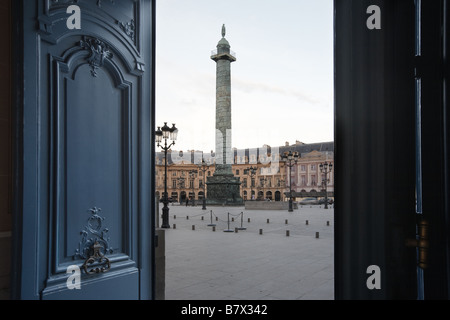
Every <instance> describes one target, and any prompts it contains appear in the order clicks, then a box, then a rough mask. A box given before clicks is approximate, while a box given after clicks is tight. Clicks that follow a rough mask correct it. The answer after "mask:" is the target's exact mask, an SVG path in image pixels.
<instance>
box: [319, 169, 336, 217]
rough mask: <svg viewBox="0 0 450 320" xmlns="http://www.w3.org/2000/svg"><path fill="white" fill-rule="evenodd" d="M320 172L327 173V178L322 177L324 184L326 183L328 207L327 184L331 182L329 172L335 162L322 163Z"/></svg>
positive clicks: (326, 206) (326, 202)
mask: <svg viewBox="0 0 450 320" xmlns="http://www.w3.org/2000/svg"><path fill="white" fill-rule="evenodd" d="M319 168H320V172H321V173H324V174H325V178H322V185H325V209H328V192H327V184H328V182H329V180H328V174H329V173H331V169H332V168H333V164H332V163H331V162H330V163H327V162H325V163H321V164H320V165H319Z"/></svg>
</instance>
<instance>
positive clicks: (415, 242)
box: [406, 220, 430, 269]
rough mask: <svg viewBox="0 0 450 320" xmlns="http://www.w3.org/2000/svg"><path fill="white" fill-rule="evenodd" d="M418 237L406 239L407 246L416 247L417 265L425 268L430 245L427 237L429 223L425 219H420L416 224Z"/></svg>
mask: <svg viewBox="0 0 450 320" xmlns="http://www.w3.org/2000/svg"><path fill="white" fill-rule="evenodd" d="M417 227H418V238H417V239H407V240H406V246H407V247H416V248H417V249H418V251H419V252H418V253H419V254H418V261H417V265H418V266H419V267H420V268H422V269H426V268H427V266H428V248H429V246H430V241H429V239H428V232H429V224H428V222H427V221H426V220H421V221H420V222H419V223H418V224H417Z"/></svg>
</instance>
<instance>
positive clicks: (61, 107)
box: [14, 0, 154, 299]
mask: <svg viewBox="0 0 450 320" xmlns="http://www.w3.org/2000/svg"><path fill="white" fill-rule="evenodd" d="M24 2H25V1H24ZM26 4H27V5H26V6H25V5H23V2H21V3H20V4H16V7H15V10H16V16H17V19H16V20H17V21H16V24H17V25H18V30H20V31H19V33H21V34H20V35H19V36H20V37H21V38H23V39H24V41H23V45H24V51H23V57H19V58H18V59H17V60H20V61H18V64H17V65H18V66H19V67H20V68H21V70H26V72H23V74H22V75H21V76H20V77H19V80H22V81H23V86H20V87H19V86H18V87H17V88H16V90H17V91H18V92H20V93H21V94H23V101H20V100H18V101H17V104H18V108H19V112H18V113H17V128H18V134H17V143H18V145H19V146H20V149H21V152H23V158H21V159H19V157H18V158H17V163H18V165H19V166H20V167H21V168H22V169H21V171H20V172H18V173H17V178H18V179H19V180H20V181H23V185H20V186H18V189H17V190H16V191H17V194H18V195H19V197H18V198H16V207H17V208H18V210H17V211H18V212H17V213H18V219H17V220H16V228H17V232H16V234H17V238H16V243H17V248H18V250H19V251H18V254H17V257H16V261H17V262H16V263H17V265H18V266H19V265H20V270H21V272H20V273H17V274H16V276H15V279H14V281H16V282H17V283H18V284H19V287H20V290H18V291H19V292H17V293H16V294H15V297H17V298H25V299H36V298H42V299H79V298H81V299H139V298H140V299H147V298H151V297H152V294H153V281H152V280H153V279H152V274H153V263H152V261H153V236H152V235H153V221H154V219H153V218H152V215H153V214H154V213H153V212H152V210H151V208H153V207H154V206H153V205H152V202H153V199H152V197H148V194H151V193H152V174H151V171H150V170H151V168H152V166H151V164H152V161H153V160H152V157H151V154H152V153H151V152H150V150H151V146H152V144H153V139H151V137H152V134H151V132H153V130H152V127H153V125H152V121H153V119H152V115H153V107H152V105H151V104H152V101H153V99H152V95H153V83H152V79H153V74H152V68H151V66H152V60H153V56H152V54H153V50H154V48H153V38H152V37H153V33H152V32H153V28H152V25H153V14H154V10H153V9H154V8H153V6H154V4H153V2H152V1H150V0H140V1H138V0H128V1H125V0H124V1H97V0H95V1H94V0H92V1H88V0H85V1H75V2H74V1H50V0H46V1H34V3H33V4H30V1H27V3H26ZM71 4H75V5H77V6H79V8H80V12H81V29H79V30H77V29H68V28H67V25H66V20H67V18H68V17H69V14H67V13H66V9H67V7H68V6H69V5H71ZM36 12H37V15H36ZM21 15H22V17H21ZM20 18H22V19H23V24H22V22H21V19H20ZM36 25H37V26H39V29H38V30H36V29H35V28H34V26H36ZM147 65H148V66H149V67H148V70H147V71H146V66H147ZM17 156H19V153H17ZM27 186H29V187H27ZM23 204H28V205H29V206H24V207H23V209H20V207H21V206H23ZM94 245H95V246H96V247H95V248H94ZM95 254H97V256H95V257H96V258H98V259H96V262H94V263H93V264H88V267H87V268H86V270H85V269H84V268H83V265H85V262H87V261H88V258H90V257H93V256H94V255H95ZM89 262H90V260H89ZM73 265H75V266H78V267H79V268H81V289H79V290H77V289H69V288H68V287H67V285H66V280H67V279H68V277H69V274H67V273H66V271H67V268H68V267H69V266H73ZM92 268H94V269H95V268H99V270H101V268H103V271H104V272H99V273H93V274H89V273H88V272H87V271H89V270H91V269H92ZM26 278H29V280H30V281H29V282H25V279H26ZM118 288H120V290H118Z"/></svg>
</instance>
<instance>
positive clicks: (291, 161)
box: [281, 151, 298, 212]
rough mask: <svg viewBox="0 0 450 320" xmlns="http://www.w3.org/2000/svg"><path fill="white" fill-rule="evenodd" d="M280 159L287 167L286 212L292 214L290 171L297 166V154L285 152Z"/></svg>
mask: <svg viewBox="0 0 450 320" xmlns="http://www.w3.org/2000/svg"><path fill="white" fill-rule="evenodd" d="M281 159H282V160H283V161H284V163H285V164H286V166H287V167H289V210H288V212H293V211H294V210H293V209H292V177H291V170H292V167H293V166H294V165H296V164H297V161H298V153H297V152H292V151H289V152H285V153H284V154H283V155H282V156H281Z"/></svg>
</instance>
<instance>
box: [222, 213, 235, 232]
mask: <svg viewBox="0 0 450 320" xmlns="http://www.w3.org/2000/svg"><path fill="white" fill-rule="evenodd" d="M223 232H233V230H231V229H230V213H229V212H228V229H225V230H223Z"/></svg>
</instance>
